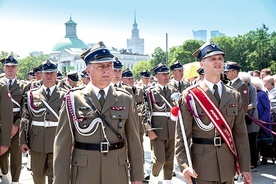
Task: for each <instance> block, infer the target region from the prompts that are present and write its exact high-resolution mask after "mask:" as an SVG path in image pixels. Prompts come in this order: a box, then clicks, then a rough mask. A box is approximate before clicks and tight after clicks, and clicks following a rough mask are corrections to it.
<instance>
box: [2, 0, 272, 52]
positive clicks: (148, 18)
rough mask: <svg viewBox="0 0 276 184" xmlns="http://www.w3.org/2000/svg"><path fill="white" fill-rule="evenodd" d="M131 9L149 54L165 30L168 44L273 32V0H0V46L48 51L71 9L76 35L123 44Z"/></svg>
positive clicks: (163, 44) (163, 43)
mask: <svg viewBox="0 0 276 184" xmlns="http://www.w3.org/2000/svg"><path fill="white" fill-rule="evenodd" d="M134 10H136V20H137V23H138V29H139V31H140V38H144V39H145V52H146V53H147V54H152V52H153V51H154V49H155V48H156V47H161V48H162V49H164V50H165V48H166V39H165V38H166V33H168V46H169V47H172V46H177V45H181V44H182V43H183V42H184V41H185V40H187V39H193V34H192V30H200V29H206V30H207V31H208V32H207V33H208V36H209V34H210V31H211V30H219V31H220V32H221V33H224V34H225V35H227V36H231V37H233V36H237V35H242V34H245V33H247V32H249V31H250V30H256V29H257V28H260V27H261V26H262V24H265V25H266V26H267V27H269V32H270V33H271V32H272V31H276V1H275V0H227V1H226V0H212V1H211V0H196V1H195V0H117V1H115V0H105V1H100V0H97V1H92V0H67V1H61V0H47V1H40V0H27V1H23V0H0V26H1V28H0V51H7V52H10V51H14V52H16V53H18V54H19V55H20V56H21V57H26V56H27V55H28V54H29V53H30V52H32V51H43V52H44V53H45V54H48V53H49V52H50V51H51V50H52V48H53V46H54V45H55V44H56V43H57V42H58V41H59V40H61V39H62V38H64V36H65V25H64V23H65V22H67V21H68V20H69V18H70V14H71V16H72V20H73V21H75V22H76V23H77V36H78V38H79V39H81V40H83V41H84V42H86V43H95V42H98V41H103V42H104V43H105V44H106V45H107V46H113V47H116V48H118V49H121V48H126V39H128V38H131V29H132V26H133V22H134Z"/></svg>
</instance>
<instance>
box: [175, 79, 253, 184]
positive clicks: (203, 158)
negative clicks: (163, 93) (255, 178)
mask: <svg viewBox="0 0 276 184" xmlns="http://www.w3.org/2000/svg"><path fill="white" fill-rule="evenodd" d="M199 86H200V87H201V88H202V89H203V91H205V92H206V93H207V95H208V97H209V98H210V99H211V101H213V103H214V104H215V105H216V106H218V103H217V101H216V99H215V97H214V95H213V94H212V92H211V91H210V90H209V88H208V87H207V85H206V84H205V82H201V83H200V84H199ZM189 89H190V88H188V89H186V90H185V91H184V92H183V104H182V106H181V112H182V118H183V123H184V126H185V132H186V136H187V140H188V144H189V143H191V141H190V140H191V139H192V138H193V137H195V138H208V139H212V138H213V137H214V135H215V129H212V130H211V131H203V130H201V129H200V128H199V127H198V126H197V125H196V123H195V120H194V117H193V115H192V113H191V112H190V110H189V108H188V106H187V101H186V96H187V92H188V90H189ZM195 104H196V109H197V113H198V115H199V116H200V119H201V121H202V123H203V124H205V125H208V124H209V123H210V119H209V118H208V117H207V115H206V113H205V112H204V110H203V109H202V108H201V107H200V105H199V104H198V103H197V102H195ZM219 110H220V112H221V113H222V115H223V117H224V118H225V120H226V121H227V123H228V125H229V127H230V129H231V130H232V134H233V138H234V142H235V147H236V150H237V154H238V158H239V165H240V168H241V171H246V172H250V150H249V144H248V135H247V130H246V125H245V121H244V113H243V111H242V101H241V96H240V93H238V92H237V91H236V90H235V89H232V88H230V87H227V86H225V85H223V84H222V96H221V102H220V105H219ZM175 152H176V157H177V161H178V164H179V166H180V170H181V171H183V170H184V163H186V164H188V162H187V156H186V152H185V148H184V142H183V135H182V133H181V128H180V126H179V123H178V124H177V132H176V151H175ZM190 153H191V158H192V163H193V168H194V169H195V171H196V173H197V174H198V178H199V179H201V180H206V181H219V182H224V181H229V180H231V179H233V178H234V176H235V173H236V171H235V161H234V155H233V154H232V152H231V151H230V150H229V148H228V147H227V145H226V144H225V143H223V144H222V145H221V146H220V147H215V146H214V145H213V144H192V146H191V150H190Z"/></svg>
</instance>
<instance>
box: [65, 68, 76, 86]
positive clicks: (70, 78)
mask: <svg viewBox="0 0 276 184" xmlns="http://www.w3.org/2000/svg"><path fill="white" fill-rule="evenodd" d="M78 82H79V75H78V72H77V71H70V72H68V73H67V74H66V83H67V87H68V89H72V88H75V87H77V86H78Z"/></svg>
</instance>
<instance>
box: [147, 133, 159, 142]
mask: <svg viewBox="0 0 276 184" xmlns="http://www.w3.org/2000/svg"><path fill="white" fill-rule="evenodd" d="M148 136H149V138H150V140H153V139H156V138H157V135H156V134H155V132H154V131H149V132H148Z"/></svg>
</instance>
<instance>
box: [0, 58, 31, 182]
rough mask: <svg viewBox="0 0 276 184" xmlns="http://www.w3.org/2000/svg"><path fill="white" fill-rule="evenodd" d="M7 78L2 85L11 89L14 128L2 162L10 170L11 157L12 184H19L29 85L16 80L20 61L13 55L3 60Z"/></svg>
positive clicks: (4, 78) (2, 80)
mask: <svg viewBox="0 0 276 184" xmlns="http://www.w3.org/2000/svg"><path fill="white" fill-rule="evenodd" d="M2 64H3V70H4V73H5V76H4V77H3V78H1V79H0V80H1V82H2V83H6V84H7V86H8V87H9V90H10V94H11V97H12V98H11V99H12V101H13V127H12V134H11V137H12V139H11V147H10V149H9V150H8V152H7V154H5V155H4V156H5V157H4V156H1V157H0V160H1V162H6V163H7V167H6V168H8V163H9V158H8V157H9V156H10V168H11V177H12V183H14V184H15V183H18V181H19V177H20V172H21V167H22V153H21V151H20V148H19V125H20V118H21V113H22V109H23V106H24V101H23V95H24V94H25V93H26V91H27V90H28V87H27V84H26V83H25V82H22V81H20V80H18V79H17V78H16V74H17V71H18V61H17V60H16V59H15V58H14V57H13V56H11V55H9V56H7V57H6V58H4V59H3V60H2Z"/></svg>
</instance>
